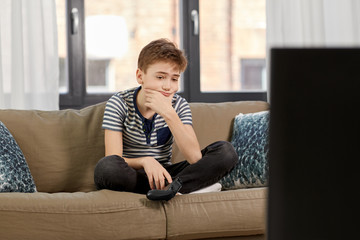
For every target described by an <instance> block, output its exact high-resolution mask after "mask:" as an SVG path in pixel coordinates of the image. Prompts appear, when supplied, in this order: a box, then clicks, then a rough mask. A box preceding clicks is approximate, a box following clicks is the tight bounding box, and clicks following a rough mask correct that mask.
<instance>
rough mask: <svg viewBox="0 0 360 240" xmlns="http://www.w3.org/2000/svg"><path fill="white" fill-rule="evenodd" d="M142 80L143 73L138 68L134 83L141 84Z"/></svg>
mask: <svg viewBox="0 0 360 240" xmlns="http://www.w3.org/2000/svg"><path fill="white" fill-rule="evenodd" d="M142 78H143V72H142V71H141V69H140V68H138V69H137V70H136V81H137V82H138V83H139V84H143V80H142Z"/></svg>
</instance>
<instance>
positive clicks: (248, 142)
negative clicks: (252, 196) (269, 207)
mask: <svg viewBox="0 0 360 240" xmlns="http://www.w3.org/2000/svg"><path fill="white" fill-rule="evenodd" d="M269 115H270V114H269V111H262V112H257V113H248V114H242V113H240V114H238V115H237V116H236V117H235V120H234V129H233V134H232V139H231V143H232V145H233V146H234V148H235V150H236V152H237V154H238V156H239V160H238V163H237V165H236V166H235V167H234V169H233V170H232V171H231V172H230V173H229V174H227V175H226V176H225V177H223V178H222V179H221V180H220V183H221V185H222V186H223V190H229V189H237V188H250V187H264V186H267V182H268V171H269V165H268V159H267V154H268V146H269V145H268V130H269Z"/></svg>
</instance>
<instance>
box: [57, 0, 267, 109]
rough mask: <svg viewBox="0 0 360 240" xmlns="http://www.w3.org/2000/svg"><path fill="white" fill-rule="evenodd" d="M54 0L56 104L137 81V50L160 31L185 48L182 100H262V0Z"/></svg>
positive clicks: (97, 98) (95, 98)
mask: <svg viewBox="0 0 360 240" xmlns="http://www.w3.org/2000/svg"><path fill="white" fill-rule="evenodd" d="M56 2H57V7H58V8H57V11H58V26H59V56H60V57H61V59H60V69H61V80H60V90H61V95H60V105H61V106H60V108H68V107H71V108H81V107H84V106H87V105H91V104H94V103H97V102H101V101H106V100H107V99H109V97H110V96H111V95H112V94H113V93H114V92H117V91H120V90H124V89H127V88H130V87H133V86H137V82H136V81H135V71H136V67H137V57H138V54H139V52H140V50H141V48H142V47H143V46H144V45H146V44H147V43H148V42H150V41H151V40H154V39H156V38H160V37H165V38H168V39H170V40H172V41H174V42H176V43H177V44H178V45H179V46H180V47H181V48H183V49H184V50H185V52H186V55H187V57H188V60H189V66H188V69H187V70H186V72H185V73H184V74H183V79H182V80H183V81H182V84H183V85H182V87H181V92H180V94H181V95H183V96H184V97H185V98H186V99H187V100H188V101H189V102H192V101H202V102H221V101H236V100H266V87H265V86H266V84H264V82H266V79H265V74H263V73H264V72H265V70H264V69H265V45H266V44H265V0H228V1H217V0H199V1H198V0H191V1H190V0H152V1H147V0H132V1H128V0H107V1H95V0H71V1H70V0H56ZM65 2H66V4H65ZM259 64H260V65H259Z"/></svg>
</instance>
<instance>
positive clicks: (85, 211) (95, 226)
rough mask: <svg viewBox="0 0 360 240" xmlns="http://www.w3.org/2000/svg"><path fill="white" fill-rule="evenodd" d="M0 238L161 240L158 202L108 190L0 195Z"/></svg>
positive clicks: (163, 229)
mask: <svg viewBox="0 0 360 240" xmlns="http://www.w3.org/2000/svg"><path fill="white" fill-rule="evenodd" d="M0 203H1V204H0V216H1V217H0V226H1V227H0V228H1V229H2V230H3V231H1V237H0V238H1V239H69V240H70V239H71V240H72V239H164V238H165V237H166V216H165V213H164V208H163V207H162V205H161V202H155V201H150V200H147V199H146V198H145V196H144V195H141V194H134V193H127V192H116V191H109V190H101V191H94V192H89V193H83V192H76V193H53V194H48V193H40V192H38V193H34V194H23V193H2V194H0Z"/></svg>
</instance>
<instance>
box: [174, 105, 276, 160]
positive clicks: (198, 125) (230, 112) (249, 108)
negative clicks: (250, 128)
mask: <svg viewBox="0 0 360 240" xmlns="http://www.w3.org/2000/svg"><path fill="white" fill-rule="evenodd" d="M189 105H190V108H191V112H192V117H193V127H194V130H195V133H196V136H197V138H198V140H199V144H200V147H201V149H203V148H205V147H206V146H208V145H209V144H211V143H213V142H216V141H230V140H231V136H232V130H233V124H234V117H235V116H236V115H237V114H239V113H244V114H246V113H253V112H259V111H264V110H268V109H269V104H268V103H267V102H263V101H236V102H222V103H189ZM183 160H185V158H184V156H183V155H182V154H181V152H180V151H179V149H178V147H177V146H176V142H175V143H174V145H173V157H172V162H174V163H176V162H179V161H183Z"/></svg>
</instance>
